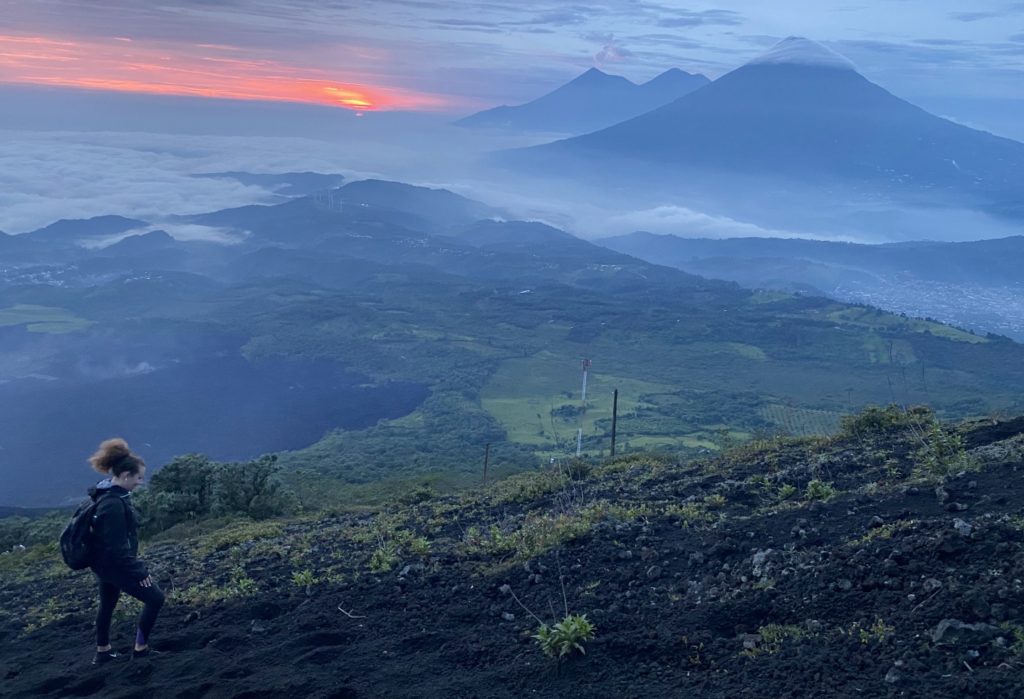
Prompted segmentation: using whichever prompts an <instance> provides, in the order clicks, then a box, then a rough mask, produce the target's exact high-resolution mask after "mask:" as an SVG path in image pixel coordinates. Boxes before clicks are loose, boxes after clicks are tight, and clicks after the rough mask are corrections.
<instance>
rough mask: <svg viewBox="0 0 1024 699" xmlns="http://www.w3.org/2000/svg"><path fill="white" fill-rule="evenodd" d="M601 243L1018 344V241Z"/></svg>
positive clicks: (640, 237) (667, 239) (662, 238)
mask: <svg viewBox="0 0 1024 699" xmlns="http://www.w3.org/2000/svg"><path fill="white" fill-rule="evenodd" d="M599 242H600V243H601V244H602V245H604V246H606V247H608V248H610V249H612V250H617V251H619V252H623V253H626V254H628V255H633V256H635V257H638V258H640V259H642V260H646V261H648V262H654V263H659V264H665V265H669V266H672V267H675V268H677V269H681V270H683V271H685V272H689V273H691V274H697V275H700V276H703V277H707V278H712V279H724V280H728V281H733V282H736V283H737V284H740V285H742V286H744V287H747V288H761V289H775V290H780V291H787V292H793V291H799V292H804V293H808V294H813V295H816V296H827V297H829V298H834V299H838V300H841V301H846V302H858V303H868V304H870V305H873V306H877V307H880V308H885V309H887V310H890V311H894V312H904V313H907V314H910V315H913V316H917V317H931V318H936V319H939V320H941V321H943V322H947V323H952V324H954V325H957V326H960V327H967V328H972V329H974V330H976V331H979V332H994V333H997V334H1001V335H1006V336H1008V337H1012V338H1014V339H1016V340H1018V341H1020V340H1024V269H1022V267H1021V265H1020V263H1019V261H1020V260H1021V259H1024V236H1010V237H1007V238H996V239H990V240H978V241H970V242H960V243H943V242H913V243H890V244H884V245H863V244H855V243H837V242H828V241H821V240H800V239H784V238H728V239H717V240H716V239H707V238H683V237H679V236H674V235H655V234H652V233H644V232H638V233H631V234H629V235H624V236H616V237H613V238H606V239H604V240H601V241H599Z"/></svg>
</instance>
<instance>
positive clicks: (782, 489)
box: [778, 483, 796, 500]
mask: <svg viewBox="0 0 1024 699" xmlns="http://www.w3.org/2000/svg"><path fill="white" fill-rule="evenodd" d="M778 495H779V500H791V499H792V498H793V497H794V496H795V495H796V486H795V485H790V484H789V483H783V484H782V485H780V486H779V490H778Z"/></svg>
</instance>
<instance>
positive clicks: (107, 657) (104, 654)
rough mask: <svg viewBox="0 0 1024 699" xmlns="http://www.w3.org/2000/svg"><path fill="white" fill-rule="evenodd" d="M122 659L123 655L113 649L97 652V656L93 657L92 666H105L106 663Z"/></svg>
mask: <svg viewBox="0 0 1024 699" xmlns="http://www.w3.org/2000/svg"><path fill="white" fill-rule="evenodd" d="M120 659H121V654H120V653H118V652H117V651H115V650H113V649H111V650H104V651H96V655H94V656H92V664H93V665H103V664H105V663H109V662H114V661H116V660H120Z"/></svg>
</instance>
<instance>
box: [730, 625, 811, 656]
mask: <svg viewBox="0 0 1024 699" xmlns="http://www.w3.org/2000/svg"><path fill="white" fill-rule="evenodd" d="M757 633H758V635H760V637H761V640H760V641H759V642H758V644H757V646H756V647H755V648H750V649H748V650H745V651H743V652H744V654H745V655H747V656H749V657H754V656H757V655H765V654H768V655H770V654H772V653H778V652H779V651H780V650H782V644H783V642H784V641H786V639H790V638H792V639H798V638H803V637H804V635H805V631H804V630H803V629H802V628H800V627H799V626H783V625H782V624H767V625H765V626H762V627H761V628H759V629H758V630H757Z"/></svg>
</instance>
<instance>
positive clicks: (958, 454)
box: [915, 422, 974, 479]
mask: <svg viewBox="0 0 1024 699" xmlns="http://www.w3.org/2000/svg"><path fill="white" fill-rule="evenodd" d="M915 457H916V459H915V460H916V462H917V467H916V469H915V470H916V471H917V473H918V474H919V475H922V476H924V477H926V478H930V479H942V478H945V477H947V476H952V475H956V474H957V473H960V472H961V471H967V470H970V469H971V468H973V466H974V464H973V463H972V462H971V457H970V455H969V454H968V453H967V449H966V448H965V447H964V440H963V437H961V436H960V435H958V434H953V433H950V432H947V431H946V430H945V429H943V427H942V425H940V424H939V423H938V422H934V423H932V424H931V425H930V426H929V428H928V432H927V433H926V436H925V437H924V444H923V445H922V446H921V448H920V449H918V450H917V453H916V454H915Z"/></svg>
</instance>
